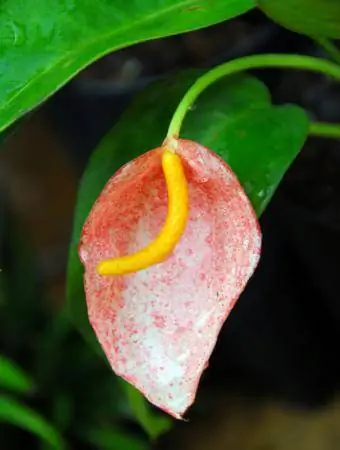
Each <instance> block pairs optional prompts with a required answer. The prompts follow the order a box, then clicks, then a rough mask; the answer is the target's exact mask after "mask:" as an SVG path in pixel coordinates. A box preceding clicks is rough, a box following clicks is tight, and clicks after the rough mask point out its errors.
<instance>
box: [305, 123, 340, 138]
mask: <svg viewBox="0 0 340 450" xmlns="http://www.w3.org/2000/svg"><path fill="white" fill-rule="evenodd" d="M309 134H310V135H311V136H317V137H329V138H338V139H340V124H336V123H323V122H312V123H311V124H310V127H309Z"/></svg>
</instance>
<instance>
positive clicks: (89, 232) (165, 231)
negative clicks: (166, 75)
mask: <svg viewBox="0 0 340 450" xmlns="http://www.w3.org/2000/svg"><path fill="white" fill-rule="evenodd" d="M260 246H261V234H260V230H259V226H258V222H257V219H256V215H255V213H254V211H253V209H252V206H251V204H250V202H249V200H248V198H247V196H246V194H245V193H244V191H243V189H242V187H241V185H240V183H239V182H238V180H237V178H236V176H235V174H234V173H233V172H232V170H231V169H230V167H229V166H228V165H227V164H226V163H225V162H224V161H223V160H222V159H221V158H220V157H218V156H217V155H216V154H214V153H213V152H211V151H210V150H208V149H207V148H205V147H203V146H201V145H199V144H198V143H196V142H193V141H189V140H182V139H170V140H167V141H165V143H164V144H163V146H162V147H160V148H157V149H154V150H151V151H149V152H147V153H145V154H143V155H142V156H140V157H139V158H137V159H135V160H133V161H131V162H129V163H128V164H126V165H125V166H124V167H122V168H121V169H120V170H119V171H118V172H117V173H116V174H115V175H113V177H112V178H111V179H110V180H109V182H108V183H107V185H106V187H105V188H104V190H103V192H102V193H101V195H100V197H99V198H98V200H97V201H96V203H95V204H94V206H93V208H92V211H91V212H90V214H89V216H88V219H87V221H86V223H85V225H84V228H83V232H82V237H81V243H80V247H79V254H80V258H81V260H82V262H83V264H84V266H85V275H84V282H85V291H86V300H87V307H88V314H89V319H90V322H91V324H92V327H93V329H94V331H95V333H96V335H97V338H98V340H99V342H100V344H101V346H102V348H103V349H104V352H105V354H106V356H107V358H108V360H109V362H110V364H111V366H112V369H113V370H114V372H115V373H116V374H117V375H119V376H121V377H122V378H124V379H125V380H126V381H128V382H130V383H131V384H133V385H134V386H135V387H136V388H138V389H139V390H140V391H141V392H142V393H143V394H144V395H145V396H146V397H147V398H148V400H149V401H150V402H151V403H153V404H154V405H156V406H158V407H159V408H162V409H163V410H165V411H167V412H168V413H169V414H171V415H173V416H174V417H177V418H180V417H182V415H183V414H184V412H185V411H186V410H187V408H188V407H189V406H190V405H191V404H192V402H193V401H194V398H195V395H196V390H197V386H198V383H199V380H200V377H201V375H202V372H203V371H204V370H205V368H206V367H207V364H208V360H209V357H210V355H211V353H212V350H213V348H214V346H215V343H216V339H217V337H218V334H219V331H220V329H221V327H222V325H223V323H224V321H225V320H226V318H227V316H228V314H229V313H230V311H231V309H232V307H233V306H234V304H235V302H236V300H237V299H238V297H239V296H240V294H241V293H242V291H243V290H244V288H245V286H246V283H247V281H248V280H249V278H250V277H251V275H252V274H253V272H254V270H255V267H256V265H257V263H258V260H259V255H260Z"/></svg>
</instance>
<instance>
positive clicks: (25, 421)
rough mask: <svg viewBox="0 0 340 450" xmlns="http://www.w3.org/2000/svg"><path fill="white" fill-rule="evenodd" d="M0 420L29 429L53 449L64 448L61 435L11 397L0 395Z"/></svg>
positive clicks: (60, 449)
mask: <svg viewBox="0 0 340 450" xmlns="http://www.w3.org/2000/svg"><path fill="white" fill-rule="evenodd" d="M0 422H5V423H9V424H11V425H14V426H17V427H20V428H22V429H24V430H27V431H29V432H30V433H32V434H34V435H36V436H37V437H38V438H39V439H41V440H43V441H44V442H46V443H47V444H49V445H50V446H51V447H52V448H53V449H55V450H63V449H64V448H65V443H64V442H63V440H62V438H61V436H60V435H59V433H58V432H57V430H56V429H55V428H54V427H53V426H52V425H51V424H49V423H48V422H47V421H46V419H44V418H43V417H42V416H40V415H39V414H38V413H37V412H35V411H34V410H33V409H31V408H29V407H28V406H26V405H24V404H23V403H19V402H18V401H16V400H15V399H13V398H11V397H8V396H4V395H1V396H0Z"/></svg>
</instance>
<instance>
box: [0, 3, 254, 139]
mask: <svg viewBox="0 0 340 450" xmlns="http://www.w3.org/2000/svg"><path fill="white" fill-rule="evenodd" d="M254 6H255V0H96V1H93V0H43V1H39V2H38V1H37V0H2V1H1V4H0V131H1V130H2V129H4V128H5V127H6V126H8V125H9V124H10V123H12V122H13V121H14V120H15V119H17V118H18V117H19V116H21V115H22V114H24V113H25V112H27V111H28V110H29V109H31V108H32V107H34V106H36V105H37V104H38V103H39V102H41V101H42V100H43V99H44V98H46V97H47V96H48V95H50V94H51V93H53V92H54V91H55V90H56V89H58V88H59V87H60V86H62V85H63V84H64V83H65V82H66V81H67V80H69V79H70V78H71V77H72V76H73V75H75V74H76V73H77V72H79V71H80V70H81V69H82V68H83V67H85V66H87V65H88V64H89V63H90V62H92V61H94V60H96V59H97V58H99V57H100V56H103V55H104V54H106V53H108V52H110V51H112V50H116V49H118V48H122V47H127V46H128V45H131V44H135V43H137V42H141V41H146V40H149V39H156V38H159V37H162V36H169V35H174V34H178V33H183V32H186V31H189V30H194V29H198V28H202V27H207V26H209V25H211V24H214V23H218V22H221V21H223V20H227V19H230V18H232V17H235V16H237V15H239V14H242V13H244V12H245V11H247V10H249V9H251V8H252V7H254Z"/></svg>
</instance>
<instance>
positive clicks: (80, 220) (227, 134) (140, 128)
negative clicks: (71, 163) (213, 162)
mask: <svg viewBox="0 0 340 450" xmlns="http://www.w3.org/2000/svg"><path fill="white" fill-rule="evenodd" d="M198 75H199V74H198V73H197V72H195V71H189V72H186V73H182V74H180V75H178V76H176V77H174V78H172V79H168V80H166V81H162V82H158V83H155V84H154V85H152V86H150V87H149V88H148V89H146V90H145V91H144V92H143V93H142V94H140V96H139V97H138V98H137V99H136V100H135V102H134V103H133V104H132V105H131V106H130V108H129V109H128V110H127V111H126V113H125V114H124V116H123V117H122V119H121V120H120V122H119V123H118V124H117V125H116V126H115V127H114V128H113V129H112V131H111V132H110V133H109V134H108V135H107V136H106V137H105V138H104V139H103V141H102V142H101V144H100V145H99V146H98V148H97V149H96V151H95V152H94V153H93V155H92V158H91V160H90V163H89V165H88V167H87V169H86V171H85V173H84V176H83V179H82V181H81V184H80V188H79V191H78V202H77V207H76V212H75V218H74V230H73V237H72V243H71V248H70V255H69V264H68V307H69V310H70V313H71V315H72V316H73V319H74V321H75V323H76V325H77V326H78V328H79V329H80V330H81V331H82V333H83V334H84V336H85V337H86V338H87V339H88V340H89V341H90V342H91V343H92V344H93V345H95V347H96V348H97V350H98V351H101V350H99V344H98V343H97V340H96V338H95V336H94V333H93V330H92V328H91V327H90V325H89V322H88V317H87V310H86V303H85V297H84V287H83V268H82V265H81V263H80V261H79V257H78V253H77V248H78V243H79V239H80V233H81V229H82V226H83V224H84V221H85V219H86V217H87V215H88V213H89V212H90V209H91V207H92V205H93V203H94V201H95V200H96V198H97V197H98V195H99V194H100V192H101V190H102V189H103V187H104V185H105V184H106V182H107V181H108V179H109V178H110V177H111V176H112V175H113V174H114V173H115V172H116V171H117V169H118V168H119V167H121V166H122V165H123V164H124V163H126V162H127V161H129V160H131V159H132V158H135V157H136V156H138V155H140V154H141V153H143V152H145V151H147V150H150V149H152V148H155V147H158V146H159V145H161V143H162V141H163V139H164V137H165V135H166V131H167V127H168V124H169V121H170V119H171V117H172V114H173V112H174V110H175V107H176V106H177V104H178V102H179V101H180V99H181V97H182V96H183V94H184V93H185V92H186V90H187V89H188V87H189V86H190V85H191V84H192V83H193V82H194V81H195V79H196V78H197V77H198ZM155 124H157V126H155ZM308 126H309V123H308V120H307V117H306V115H305V113H304V112H303V111H302V110H300V109H299V108H297V107H295V106H284V107H274V106H272V105H271V102H270V95H269V93H268V90H267V88H266V87H265V86H264V85H263V83H261V82H260V81H258V80H257V79H256V78H253V77H250V76H238V77H232V78H226V79H223V80H221V81H220V82H218V83H216V84H214V85H213V86H212V87H210V88H209V89H208V90H207V91H205V93H203V94H202V96H201V97H200V98H199V100H198V102H197V105H196V106H195V107H194V108H193V110H192V111H191V112H190V114H188V116H187V119H186V121H185V123H184V128H183V137H187V138H190V139H193V140H196V141H198V142H200V143H202V144H204V145H206V146H208V147H209V148H211V149H212V150H215V151H216V152H218V153H219V154H220V155H221V156H222V157H223V158H224V159H226V161H228V162H229V163H230V165H231V167H232V168H233V170H234V171H235V172H236V174H237V175H238V176H239V178H240V180H241V182H242V183H243V185H244V187H245V189H246V191H247V194H248V195H249V198H250V200H251V201H252V203H253V205H254V207H255V210H256V212H257V214H258V215H260V214H261V213H262V212H263V210H264V208H265V206H266V205H267V204H268V202H269V200H270V198H271V196H272V194H273V192H274V191H275V189H276V187H277V186H278V184H279V182H280V180H281V178H282V177H283V175H284V173H285V171H286V170H287V168H288V167H289V165H290V164H291V163H292V161H293V159H294V158H295V156H296V155H297V153H298V152H299V150H300V149H301V147H302V145H303V143H304V141H305V139H306V137H307V134H308ZM134 395H136V394H135V393H131V394H129V396H130V400H131V396H134ZM138 395H139V396H140V394H138ZM138 401H139V399H138V400H136V402H138ZM132 402H133V403H134V402H135V399H132ZM136 409H138V408H137V407H136V408H135V410H136ZM136 415H137V416H138V417H139V420H141V422H143V419H141V414H140V413H137V414H136ZM143 425H144V426H145V423H144V424H143ZM146 429H148V426H146Z"/></svg>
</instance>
